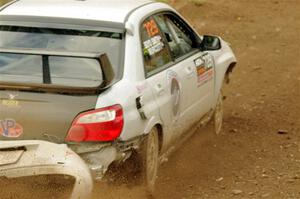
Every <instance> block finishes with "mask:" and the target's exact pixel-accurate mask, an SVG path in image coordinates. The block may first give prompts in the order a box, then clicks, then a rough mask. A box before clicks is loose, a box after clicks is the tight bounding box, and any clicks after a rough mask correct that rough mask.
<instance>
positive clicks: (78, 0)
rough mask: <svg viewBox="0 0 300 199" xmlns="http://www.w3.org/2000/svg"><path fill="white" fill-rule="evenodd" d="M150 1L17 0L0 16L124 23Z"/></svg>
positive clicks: (3, 10) (2, 11)
mask: <svg viewBox="0 0 300 199" xmlns="http://www.w3.org/2000/svg"><path fill="white" fill-rule="evenodd" d="M150 3H154V2H153V1H152V0H63V1H62V0H18V1H15V2H14V3H12V4H11V5H9V6H7V7H4V9H2V10H1V12H0V14H1V15H13V16H14V15H19V16H42V17H57V18H72V19H87V20H101V21H107V22H116V23H124V22H125V20H126V18H127V16H128V15H129V14H130V13H131V12H132V11H134V10H135V9H137V8H139V7H141V6H143V5H147V4H150Z"/></svg>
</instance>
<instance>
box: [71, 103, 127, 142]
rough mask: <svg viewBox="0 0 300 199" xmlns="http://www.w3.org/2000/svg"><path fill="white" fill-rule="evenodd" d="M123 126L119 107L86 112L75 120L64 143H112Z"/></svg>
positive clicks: (121, 112)
mask: <svg viewBox="0 0 300 199" xmlns="http://www.w3.org/2000/svg"><path fill="white" fill-rule="evenodd" d="M123 124H124V120H123V110H122V107H121V106H120V105H114V106H110V107H106V108H101V109H97V110H93V111H88V112H85V113H82V114H80V115H79V116H77V117H76V118H75V120H74V121H73V124H72V126H71V128H70V130H69V132H68V135H67V137H66V141H67V142H95V141H113V140H115V139H117V138H118V137H119V136H120V134H121V132H122V129H123Z"/></svg>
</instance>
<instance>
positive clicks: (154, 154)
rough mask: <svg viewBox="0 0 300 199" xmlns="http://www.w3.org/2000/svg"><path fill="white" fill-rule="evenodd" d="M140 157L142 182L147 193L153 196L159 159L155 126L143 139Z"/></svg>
mask: <svg viewBox="0 0 300 199" xmlns="http://www.w3.org/2000/svg"><path fill="white" fill-rule="evenodd" d="M140 158H141V164H142V165H141V166H142V180H143V184H144V186H145V189H146V192H147V194H149V195H150V196H153V194H154V191H155V182H156V179H157V170H158V161H159V138H158V131H157V129H156V128H153V129H152V130H151V131H150V132H149V134H148V135H147V137H146V138H145V140H144V141H143V143H142V146H141V150H140Z"/></svg>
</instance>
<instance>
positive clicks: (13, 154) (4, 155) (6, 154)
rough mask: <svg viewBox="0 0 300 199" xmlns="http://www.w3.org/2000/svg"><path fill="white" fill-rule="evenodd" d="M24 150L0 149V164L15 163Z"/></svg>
mask: <svg viewBox="0 0 300 199" xmlns="http://www.w3.org/2000/svg"><path fill="white" fill-rule="evenodd" d="M24 151H25V150H24V149H0V166H4V165H9V164H15V163H17V162H18V161H19V160H20V158H21V157H22V155H23V153H24Z"/></svg>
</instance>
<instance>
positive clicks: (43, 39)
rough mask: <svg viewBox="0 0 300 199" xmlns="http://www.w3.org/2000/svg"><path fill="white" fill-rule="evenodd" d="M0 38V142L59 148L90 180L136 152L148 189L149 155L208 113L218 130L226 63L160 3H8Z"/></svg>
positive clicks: (217, 42)
mask: <svg viewBox="0 0 300 199" xmlns="http://www.w3.org/2000/svg"><path fill="white" fill-rule="evenodd" d="M66 10H68V12H66ZM0 36H1V38H5V39H4V40H2V41H0V58H1V59H0V100H1V103H0V110H1V112H0V121H1V125H2V128H0V134H1V135H2V137H1V138H0V139H1V140H6V141H8V140H27V139H39V140H48V141H51V142H55V143H63V142H66V143H68V145H69V147H70V148H72V150H74V151H75V152H76V153H78V154H79V155H80V156H81V157H82V158H83V159H84V160H85V162H86V163H87V164H88V166H89V168H90V169H91V170H92V173H93V176H94V178H95V179H101V178H102V177H103V174H104V173H105V172H106V170H107V169H108V166H109V165H110V164H111V163H112V162H122V161H124V160H126V159H127V158H128V157H129V156H130V155H131V154H132V152H133V151H136V150H138V151H142V152H141V154H142V157H144V158H143V163H144V166H145V168H146V171H145V172H146V173H147V175H146V177H145V178H146V179H147V181H148V182H147V183H148V184H149V186H150V187H153V185H154V182H155V179H156V173H157V165H158V156H159V157H162V156H163V154H166V153H168V150H169V148H170V146H171V145H172V144H173V143H176V142H177V140H178V139H182V138H183V137H185V135H186V131H187V130H188V129H189V128H190V127H191V126H192V125H194V124H195V123H197V122H199V121H202V122H204V123H205V121H208V119H210V118H212V116H213V113H217V114H215V121H216V123H217V124H218V125H217V128H216V129H217V132H219V131H220V129H221V128H220V127H221V125H220V124H221V122H222V120H220V118H221V117H220V116H221V113H222V112H221V101H222V96H221V87H222V84H223V82H224V80H225V79H226V78H227V77H229V74H230V73H231V72H232V69H233V68H234V66H235V64H236V58H235V56H234V54H233V52H232V50H231V48H230V47H229V45H228V44H227V43H226V42H225V41H223V40H222V39H220V38H218V37H214V36H202V35H199V34H198V33H197V32H196V31H195V30H194V28H193V27H192V26H190V25H189V23H188V22H186V20H185V19H184V18H183V17H182V16H181V15H180V14H179V13H178V12H176V11H175V10H174V9H173V8H171V7H170V6H168V5H166V4H163V3H158V2H154V1H148V0H139V1H133V0H124V1H118V0H114V1H100V0H87V1H74V0H67V1H64V2H63V3H62V2H60V1H54V2H53V1H50V0H49V1H48V0H45V1H38V2H37V1H34V0H26V1H25V0H20V1H13V2H12V3H11V4H8V5H7V6H4V7H3V8H1V9H0ZM20 66H22V67H20ZM149 162H152V163H151V164H148V163H149ZM151 166H153V168H150V167H151ZM149 172H150V173H149Z"/></svg>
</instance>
